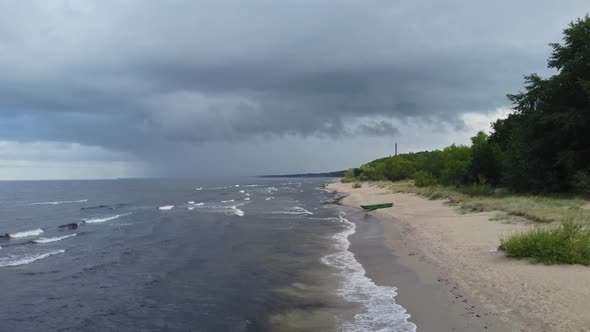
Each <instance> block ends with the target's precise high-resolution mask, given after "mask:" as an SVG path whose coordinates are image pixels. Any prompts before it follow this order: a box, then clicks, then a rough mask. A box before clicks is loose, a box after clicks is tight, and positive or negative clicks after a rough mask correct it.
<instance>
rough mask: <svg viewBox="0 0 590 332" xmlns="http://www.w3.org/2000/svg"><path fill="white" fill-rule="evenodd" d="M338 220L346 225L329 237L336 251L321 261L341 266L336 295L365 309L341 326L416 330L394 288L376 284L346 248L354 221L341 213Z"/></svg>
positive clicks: (347, 328) (366, 331) (366, 330)
mask: <svg viewBox="0 0 590 332" xmlns="http://www.w3.org/2000/svg"><path fill="white" fill-rule="evenodd" d="M339 220H340V221H341V222H342V223H343V224H345V225H346V226H345V227H346V228H345V229H344V231H342V232H340V233H337V234H335V235H334V236H333V237H332V238H333V239H334V241H335V243H334V246H335V248H336V249H337V250H338V252H336V253H333V254H330V255H327V256H325V257H323V258H322V262H323V263H324V264H326V265H328V266H332V267H335V268H337V269H338V270H340V275H341V276H342V278H343V283H342V285H341V286H340V288H339V289H338V293H339V295H340V296H342V297H343V298H344V299H346V300H347V301H349V302H353V303H358V304H361V305H362V306H363V310H364V311H363V312H362V313H359V314H357V315H355V317H354V319H353V320H351V321H348V322H345V323H344V325H343V326H342V330H343V331H355V332H357V331H361V332H370V331H396V332H415V331H416V325H415V324H414V323H412V322H410V321H408V318H410V315H409V314H408V313H407V312H406V309H405V308H404V307H402V306H400V305H399V304H397V303H395V296H396V295H397V288H395V287H389V286H378V285H376V284H375V283H374V282H373V280H371V279H369V278H368V277H367V276H366V275H365V274H366V272H365V269H364V268H363V266H362V265H361V264H360V263H359V262H358V261H357V260H356V258H355V257H354V254H353V253H352V252H350V251H349V250H348V248H349V247H350V241H349V240H348V237H349V236H350V235H352V234H354V233H355V232H356V225H355V224H354V223H352V222H350V221H348V220H347V219H346V218H344V217H343V215H340V216H339Z"/></svg>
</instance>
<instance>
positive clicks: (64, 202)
mask: <svg viewBox="0 0 590 332" xmlns="http://www.w3.org/2000/svg"><path fill="white" fill-rule="evenodd" d="M84 202H88V200H87V199H80V200H77V201H55V202H35V203H29V205H57V204H67V203H84Z"/></svg>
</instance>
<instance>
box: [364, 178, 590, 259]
mask: <svg viewBox="0 0 590 332" xmlns="http://www.w3.org/2000/svg"><path fill="white" fill-rule="evenodd" d="M374 185H376V186H379V187H382V188H389V189H391V190H393V192H400V193H414V194H418V195H422V196H425V197H428V198H430V199H448V200H449V201H450V202H451V204H453V205H455V206H457V207H458V209H459V211H462V212H473V211H475V212H477V211H499V212H498V213H496V216H495V217H493V218H491V219H490V220H493V221H498V220H504V219H506V218H507V217H509V216H520V217H524V218H527V219H529V220H532V221H535V222H538V223H539V224H538V225H535V226H534V227H533V228H532V229H530V230H527V231H524V232H519V233H516V234H512V235H509V236H506V237H504V238H502V239H500V246H499V248H498V249H499V250H502V251H504V252H505V254H506V255H507V256H508V257H518V258H528V259H529V260H530V261H531V262H534V263H544V264H582V265H586V266H590V209H588V206H589V204H588V201H586V200H584V199H581V198H578V197H574V196H569V197H568V196H559V195H524V194H511V193H507V192H505V191H502V190H493V189H491V188H485V187H479V188H478V187H471V188H467V189H466V188H454V187H443V186H430V187H416V186H415V185H414V184H413V182H412V181H400V182H376V183H374Z"/></svg>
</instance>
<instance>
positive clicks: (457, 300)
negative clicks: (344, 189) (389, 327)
mask: <svg viewBox="0 0 590 332" xmlns="http://www.w3.org/2000/svg"><path fill="white" fill-rule="evenodd" d="M343 210H344V211H345V212H346V214H347V219H348V220H350V221H354V222H355V223H356V225H357V228H356V231H357V232H356V233H355V234H354V235H352V236H351V237H350V241H351V247H350V249H351V251H352V252H353V253H354V254H355V257H356V259H357V260H358V261H359V262H360V263H361V264H362V265H363V267H364V268H365V270H366V273H367V276H368V277H369V278H371V279H372V280H373V281H374V282H375V283H376V284H377V285H383V286H393V287H397V293H398V295H397V296H396V302H397V303H398V304H400V305H402V306H403V307H405V308H406V309H407V310H408V313H409V314H410V315H411V318H410V321H411V322H413V323H415V324H416V325H417V327H418V331H458V332H460V331H484V330H485V331H497V332H500V331H519V329H516V328H513V327H511V326H509V325H508V324H503V323H498V322H496V321H495V320H494V319H493V317H490V316H489V314H488V313H483V312H481V311H480V310H479V309H478V308H475V307H473V304H472V302H471V301H468V300H467V299H466V298H464V297H463V296H462V295H459V294H457V295H453V294H452V293H451V292H449V290H448V289H447V288H446V287H441V285H440V282H439V281H437V278H436V277H435V276H436V275H437V271H436V270H435V269H433V268H432V267H430V266H428V265H427V264H423V266H419V267H417V266H409V265H407V264H405V263H407V262H403V256H402V257H400V254H406V255H407V254H408V253H406V251H405V250H403V251H400V252H396V251H395V250H394V249H392V248H391V246H389V245H388V243H387V240H386V237H385V233H384V232H385V230H384V222H383V219H382V218H380V217H379V216H374V215H371V214H367V213H364V212H362V211H359V210H357V209H353V208H350V207H343ZM410 254H411V253H410ZM416 268H418V269H419V271H417V270H416ZM417 272H420V274H418V273H417ZM478 316H479V317H478Z"/></svg>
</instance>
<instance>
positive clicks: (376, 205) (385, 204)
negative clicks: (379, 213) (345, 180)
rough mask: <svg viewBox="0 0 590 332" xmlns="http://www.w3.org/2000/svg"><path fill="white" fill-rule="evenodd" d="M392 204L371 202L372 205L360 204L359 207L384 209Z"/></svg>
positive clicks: (370, 209)
mask: <svg viewBox="0 0 590 332" xmlns="http://www.w3.org/2000/svg"><path fill="white" fill-rule="evenodd" d="M392 206H393V203H383V204H372V205H361V207H362V208H363V209H365V210H369V211H372V210H377V209H384V208H390V207H392Z"/></svg>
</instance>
